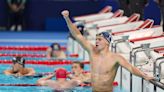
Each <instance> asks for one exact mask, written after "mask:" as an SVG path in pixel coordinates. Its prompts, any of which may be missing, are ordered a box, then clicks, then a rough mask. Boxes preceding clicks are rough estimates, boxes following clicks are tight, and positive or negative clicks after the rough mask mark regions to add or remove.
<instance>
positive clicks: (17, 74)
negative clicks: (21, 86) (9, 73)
mask: <svg viewBox="0 0 164 92" xmlns="http://www.w3.org/2000/svg"><path fill="white" fill-rule="evenodd" d="M13 76H14V77H21V76H22V74H20V73H16V74H14V75H13Z"/></svg>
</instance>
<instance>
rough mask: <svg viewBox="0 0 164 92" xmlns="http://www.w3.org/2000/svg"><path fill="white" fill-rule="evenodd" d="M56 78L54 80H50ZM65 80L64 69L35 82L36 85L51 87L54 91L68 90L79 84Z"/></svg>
mask: <svg viewBox="0 0 164 92" xmlns="http://www.w3.org/2000/svg"><path fill="white" fill-rule="evenodd" d="M53 77H56V80H52V79H51V78H53ZM66 78H67V70H66V69H64V68H58V69H56V71H55V73H54V74H52V75H48V76H46V77H44V78H40V79H39V80H38V81H37V84H38V85H41V86H48V87H51V88H53V89H54V90H55V92H56V91H63V90H70V89H72V88H74V87H76V86H78V85H79V84H81V81H79V80H66Z"/></svg>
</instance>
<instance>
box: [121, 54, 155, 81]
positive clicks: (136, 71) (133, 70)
mask: <svg viewBox="0 0 164 92" xmlns="http://www.w3.org/2000/svg"><path fill="white" fill-rule="evenodd" d="M119 58H120V60H119V61H118V62H119V64H120V65H121V66H122V67H124V68H126V69H127V70H128V71H130V72H131V73H132V74H134V75H136V76H139V77H142V78H144V79H146V80H152V79H154V77H149V76H147V75H146V74H145V73H143V72H142V71H140V70H139V69H138V68H136V67H134V66H132V65H131V64H130V63H129V62H128V61H127V60H126V59H125V58H123V57H122V56H119Z"/></svg>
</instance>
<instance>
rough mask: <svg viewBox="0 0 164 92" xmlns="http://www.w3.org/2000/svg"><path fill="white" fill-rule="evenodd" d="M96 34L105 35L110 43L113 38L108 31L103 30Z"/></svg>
mask: <svg viewBox="0 0 164 92" xmlns="http://www.w3.org/2000/svg"><path fill="white" fill-rule="evenodd" d="M96 36H103V37H104V38H105V39H106V40H107V41H108V42H109V43H110V42H111V40H112V36H111V35H110V34H109V33H108V32H101V33H99V34H96Z"/></svg>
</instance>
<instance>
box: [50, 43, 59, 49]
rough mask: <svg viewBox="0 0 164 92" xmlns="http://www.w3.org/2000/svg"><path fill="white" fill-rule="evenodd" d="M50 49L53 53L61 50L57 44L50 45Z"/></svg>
mask: <svg viewBox="0 0 164 92" xmlns="http://www.w3.org/2000/svg"><path fill="white" fill-rule="evenodd" d="M51 48H52V50H54V51H59V50H61V47H60V45H59V44H58V43H53V44H52V45H51Z"/></svg>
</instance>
